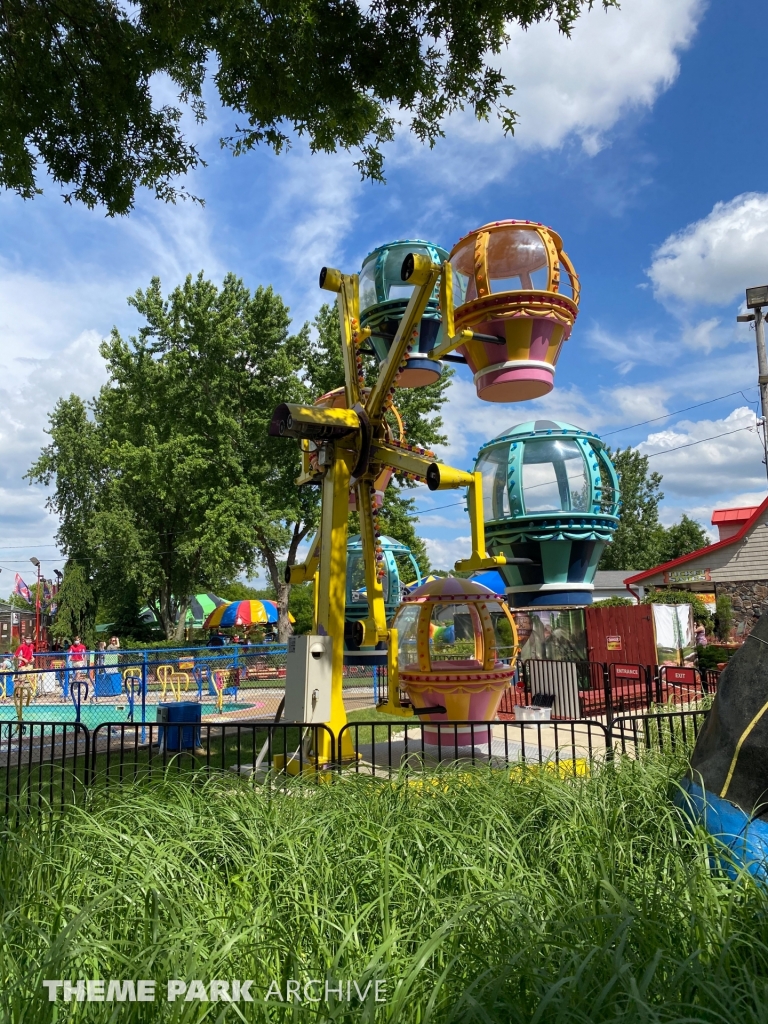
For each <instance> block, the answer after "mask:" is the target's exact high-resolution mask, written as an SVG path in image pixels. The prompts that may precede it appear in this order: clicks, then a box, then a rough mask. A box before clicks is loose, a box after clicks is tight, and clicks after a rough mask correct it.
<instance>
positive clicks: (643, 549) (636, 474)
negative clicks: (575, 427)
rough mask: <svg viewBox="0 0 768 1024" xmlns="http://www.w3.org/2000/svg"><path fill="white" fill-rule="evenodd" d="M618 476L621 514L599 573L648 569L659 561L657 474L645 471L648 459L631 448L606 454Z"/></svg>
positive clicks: (660, 532)
mask: <svg viewBox="0 0 768 1024" xmlns="http://www.w3.org/2000/svg"><path fill="white" fill-rule="evenodd" d="M608 454H609V455H610V458H611V460H612V461H613V464H614V466H615V467H616V471H617V473H618V474H619V489H620V492H621V502H622V503H621V511H620V513H619V526H618V529H617V530H616V532H615V534H614V536H613V541H612V543H610V544H608V545H607V546H606V548H605V551H604V552H603V556H602V558H601V559H600V565H599V568H600V569H624V570H630V569H637V570H639V569H650V568H651V567H652V566H654V565H658V564H659V562H660V561H662V557H661V553H662V545H663V543H664V538H665V530H664V527H663V526H662V525H661V523H660V521H659V502H660V501H661V500H662V498H663V497H664V494H663V493H662V491H661V490H660V489H659V488H660V485H661V474H660V473H653V472H650V471H649V468H648V456H647V455H642V454H641V453H640V452H638V451H636V450H635V449H634V448H624V449H623V450H622V449H620V448H619V449H617V450H616V451H610V450H609V452H608Z"/></svg>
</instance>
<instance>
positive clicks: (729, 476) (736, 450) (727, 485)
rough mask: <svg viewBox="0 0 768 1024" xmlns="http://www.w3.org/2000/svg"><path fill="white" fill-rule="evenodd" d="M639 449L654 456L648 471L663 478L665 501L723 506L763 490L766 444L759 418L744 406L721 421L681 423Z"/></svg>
mask: <svg viewBox="0 0 768 1024" xmlns="http://www.w3.org/2000/svg"><path fill="white" fill-rule="evenodd" d="M717 435H726V436H717ZM707 438H713V439H714V440H711V441H710V440H705V439H707ZM692 442H700V443H698V444H692ZM684 445H691V447H683V446H684ZM637 448H638V450H639V451H641V452H642V453H643V455H650V456H652V458H651V460H650V464H649V465H650V469H652V470H655V471H656V472H659V473H661V474H662V475H663V477H664V481H663V483H662V490H663V491H664V493H665V494H666V495H667V496H671V497H675V496H677V497H691V498H694V499H702V500H703V502H713V503H714V502H717V503H718V504H719V505H723V504H727V503H728V502H729V498H728V497H727V496H728V495H729V494H734V495H735V494H738V493H740V492H743V491H745V490H747V489H748V490H750V491H758V490H759V489H760V488H761V487H762V486H763V485H764V481H765V467H764V466H763V463H762V458H763V446H762V441H761V439H760V437H759V435H758V432H757V430H756V428H755V414H754V412H753V410H752V409H749V408H747V407H746V406H742V407H741V408H738V409H734V410H733V412H732V413H730V414H729V415H728V416H726V417H724V418H722V419H702V420H698V421H691V420H682V421H680V422H679V423H677V424H676V425H675V426H674V427H670V428H666V429H663V430H659V431H657V432H655V433H652V434H649V436H648V438H647V440H645V441H643V442H642V443H641V444H639V445H637ZM673 448H674V449H675V451H671V449H673Z"/></svg>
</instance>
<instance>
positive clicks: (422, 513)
mask: <svg viewBox="0 0 768 1024" xmlns="http://www.w3.org/2000/svg"><path fill="white" fill-rule="evenodd" d="M465 504H466V499H465V500H464V501H452V502H451V504H450V505H437V506H435V508H422V509H420V510H419V511H418V512H409V513H408V515H407V516H406V517H405V518H406V519H415V518H416V516H426V515H429V513H430V512H439V511H440V509H443V508H455V507H456V505H465Z"/></svg>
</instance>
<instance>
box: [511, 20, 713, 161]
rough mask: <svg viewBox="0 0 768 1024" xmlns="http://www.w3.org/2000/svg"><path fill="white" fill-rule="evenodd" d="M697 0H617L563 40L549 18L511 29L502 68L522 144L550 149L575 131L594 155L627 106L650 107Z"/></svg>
mask: <svg viewBox="0 0 768 1024" xmlns="http://www.w3.org/2000/svg"><path fill="white" fill-rule="evenodd" d="M703 8H704V5H703V3H701V0H624V2H623V3H622V5H621V8H620V9H618V10H617V9H609V10H607V11H604V10H602V9H600V8H599V6H597V5H596V6H595V9H594V10H593V11H591V12H588V13H587V12H585V13H584V14H583V15H582V17H581V18H580V19H579V21H578V22H577V23H576V26H575V28H574V30H573V34H572V36H571V38H570V39H567V38H565V37H564V36H563V35H561V34H560V32H559V31H558V30H557V26H556V25H555V24H554V23H552V22H544V23H542V24H539V25H536V26H534V27H532V28H530V29H529V30H528V31H527V32H523V31H522V30H520V29H515V31H514V32H513V33H512V39H511V42H510V45H509V49H508V51H507V54H505V58H504V59H503V61H502V68H503V70H504V71H505V72H506V73H507V74H508V76H509V78H510V79H511V81H512V82H513V83H514V85H515V86H516V92H515V95H514V96H513V98H512V105H513V106H514V108H515V109H516V110H517V112H518V114H519V120H520V128H519V130H518V131H517V132H516V134H517V135H518V138H519V141H520V145H521V146H523V147H524V148H531V147H538V146H542V147H547V148H554V147H557V146H559V145H561V144H562V142H563V141H564V140H565V138H566V137H567V136H568V135H569V134H571V133H575V134H576V135H578V136H579V138H580V139H581V141H582V145H583V146H584V149H585V150H586V151H587V152H588V153H590V154H594V153H596V152H597V151H598V150H599V149H600V148H601V147H602V146H603V145H604V133H605V132H606V131H608V130H609V129H611V128H613V127H614V125H615V124H616V123H617V122H618V121H619V120H620V118H621V117H622V116H624V115H625V114H626V113H627V112H628V111H630V110H633V109H637V108H649V107H651V106H652V105H653V103H654V101H655V100H656V99H657V97H658V96H659V95H660V93H662V92H664V91H665V90H666V89H668V88H669V87H670V85H671V84H672V83H673V82H674V80H675V79H676V78H677V75H678V73H679V71H680V62H679V56H678V55H679V53H680V51H681V50H684V49H686V48H687V47H688V46H689V45H690V43H691V40H692V38H693V36H694V33H695V31H696V27H697V24H698V21H699V18H700V17H701V14H702V12H703Z"/></svg>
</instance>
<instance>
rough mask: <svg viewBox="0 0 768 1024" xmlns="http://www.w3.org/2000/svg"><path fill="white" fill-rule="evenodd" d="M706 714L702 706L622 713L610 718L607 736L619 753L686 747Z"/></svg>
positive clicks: (637, 753) (693, 739)
mask: <svg viewBox="0 0 768 1024" xmlns="http://www.w3.org/2000/svg"><path fill="white" fill-rule="evenodd" d="M707 714H708V711H705V710H687V711H659V712H655V713H654V714H650V715H626V716H622V717H621V718H614V720H613V721H612V722H611V736H612V739H613V741H614V742H616V743H617V749H618V751H619V752H620V753H622V754H627V753H632V754H633V755H634V756H638V755H639V754H640V753H641V752H642V751H644V750H658V751H662V752H663V751H667V750H670V751H680V750H688V748H689V747H690V746H691V745H692V744H694V743H695V742H696V740H697V738H698V735H699V732H700V731H701V727H702V725H703V724H704V722H705V720H706V717H707Z"/></svg>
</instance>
